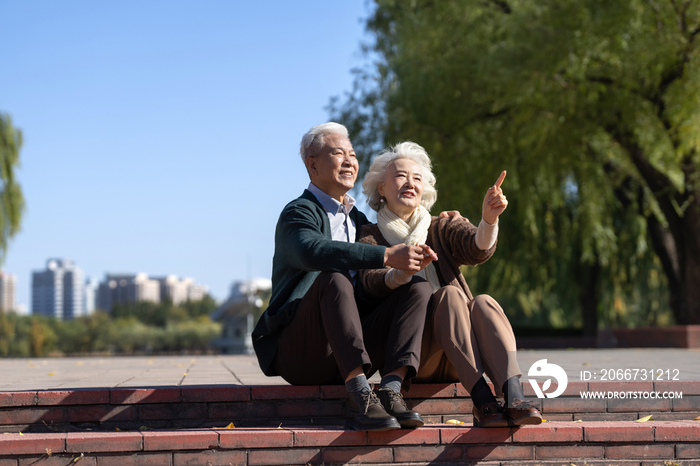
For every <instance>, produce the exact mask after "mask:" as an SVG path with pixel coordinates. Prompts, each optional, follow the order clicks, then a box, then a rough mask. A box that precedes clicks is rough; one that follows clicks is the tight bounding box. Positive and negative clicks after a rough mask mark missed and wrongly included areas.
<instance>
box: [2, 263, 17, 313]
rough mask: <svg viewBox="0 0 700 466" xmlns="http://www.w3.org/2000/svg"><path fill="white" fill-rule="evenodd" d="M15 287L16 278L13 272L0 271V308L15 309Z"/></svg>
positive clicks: (8, 310)
mask: <svg viewBox="0 0 700 466" xmlns="http://www.w3.org/2000/svg"><path fill="white" fill-rule="evenodd" d="M16 289H17V280H16V278H15V276H14V274H11V273H7V272H0V309H2V310H3V311H5V312H14V311H16V310H17V305H16V304H15V291H16Z"/></svg>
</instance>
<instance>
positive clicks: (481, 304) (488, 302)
mask: <svg viewBox="0 0 700 466" xmlns="http://www.w3.org/2000/svg"><path fill="white" fill-rule="evenodd" d="M471 308H472V314H474V315H484V316H488V315H493V314H503V309H502V308H501V306H500V304H498V301H496V300H495V299H493V297H491V296H489V295H487V294H480V295H478V296H476V297H474V300H473V301H472V306H471Z"/></svg>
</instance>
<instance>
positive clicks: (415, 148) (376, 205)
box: [362, 141, 437, 211]
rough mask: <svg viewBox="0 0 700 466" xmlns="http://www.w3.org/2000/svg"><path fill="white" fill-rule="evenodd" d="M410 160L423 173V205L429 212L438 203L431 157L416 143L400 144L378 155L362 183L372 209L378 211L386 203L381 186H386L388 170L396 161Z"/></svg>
mask: <svg viewBox="0 0 700 466" xmlns="http://www.w3.org/2000/svg"><path fill="white" fill-rule="evenodd" d="M398 159H408V160H413V161H414V162H416V163H417V164H418V165H419V166H420V167H421V171H422V172H423V173H422V174H423V198H422V199H421V202H420V203H421V205H422V206H423V207H425V208H426V209H427V210H430V208H431V207H432V206H433V204H435V201H437V190H436V189H435V181H436V179H435V175H434V174H433V170H432V163H431V162H430V156H428V153H427V152H426V151H425V149H423V148H422V147H421V146H419V145H418V144H416V143H415V142H410V141H406V142H400V143H398V144H396V145H395V146H394V147H390V148H389V149H386V150H384V151H383V152H381V153H380V154H379V155H377V156H376V157H375V158H374V160H373V161H372V165H371V166H370V167H369V171H368V172H367V174H366V175H365V179H364V181H363V182H362V192H363V193H364V194H365V196H367V203H368V204H369V206H370V207H371V208H373V209H374V210H376V211H378V210H379V209H381V208H382V207H383V206H384V203H385V202H386V200H385V199H383V198H382V195H381V194H379V186H380V185H382V184H384V182H385V181H386V176H387V168H389V165H390V164H391V162H393V161H394V160H398Z"/></svg>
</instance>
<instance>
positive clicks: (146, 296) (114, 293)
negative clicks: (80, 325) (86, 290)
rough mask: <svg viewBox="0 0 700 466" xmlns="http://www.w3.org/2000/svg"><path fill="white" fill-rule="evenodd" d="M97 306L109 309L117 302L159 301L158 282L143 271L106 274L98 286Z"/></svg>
mask: <svg viewBox="0 0 700 466" xmlns="http://www.w3.org/2000/svg"><path fill="white" fill-rule="evenodd" d="M97 294H98V298H97V307H98V308H99V309H102V310H105V311H111V310H112V307H113V306H114V305H115V304H117V303H135V302H138V301H150V302H152V303H159V302H160V283H158V280H152V279H150V278H148V275H146V274H145V273H137V274H135V275H134V274H110V273H108V274H106V275H105V279H104V281H102V282H101V283H100V285H99V288H98V293H97Z"/></svg>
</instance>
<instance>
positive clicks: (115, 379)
mask: <svg viewBox="0 0 700 466" xmlns="http://www.w3.org/2000/svg"><path fill="white" fill-rule="evenodd" d="M541 359H547V362H548V363H550V364H557V365H559V366H561V367H562V368H564V370H565V371H566V373H567V376H568V377H569V380H570V381H579V380H581V371H589V372H590V373H591V377H598V378H597V379H596V380H600V378H601V376H602V374H603V372H604V371H609V370H614V371H617V369H622V370H625V369H631V370H634V369H640V371H638V372H636V374H637V380H643V379H642V371H647V372H649V371H650V370H652V369H653V370H654V371H655V372H658V371H659V370H660V371H663V376H662V379H661V380H669V378H670V379H671V380H673V379H674V377H675V379H676V380H680V381H691V380H700V350H698V349H669V348H653V349H648V348H644V349H590V350H578V349H577V350H521V351H519V352H518V361H519V362H520V368H521V370H522V371H523V374H524V375H526V374H527V371H528V369H529V368H530V366H531V365H532V364H533V363H534V362H535V361H539V360H541ZM676 369H677V372H676V371H675V370H676ZM632 373H634V372H632ZM649 373H650V372H649ZM592 380H593V379H592ZM647 380H648V379H647ZM370 381H372V382H378V381H379V378H378V376H377V375H375V376H374V377H373V378H372V379H371V380H370ZM231 384H234V385H286V384H287V383H286V382H285V381H284V380H282V379H281V378H280V377H266V376H265V375H264V374H263V373H262V372H261V371H260V367H259V366H258V362H257V359H256V358H255V356H246V355H212V356H152V357H149V356H136V357H70V358H31V359H0V391H23V390H57V389H75V388H116V387H161V386H183V387H185V386H197V385H231Z"/></svg>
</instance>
